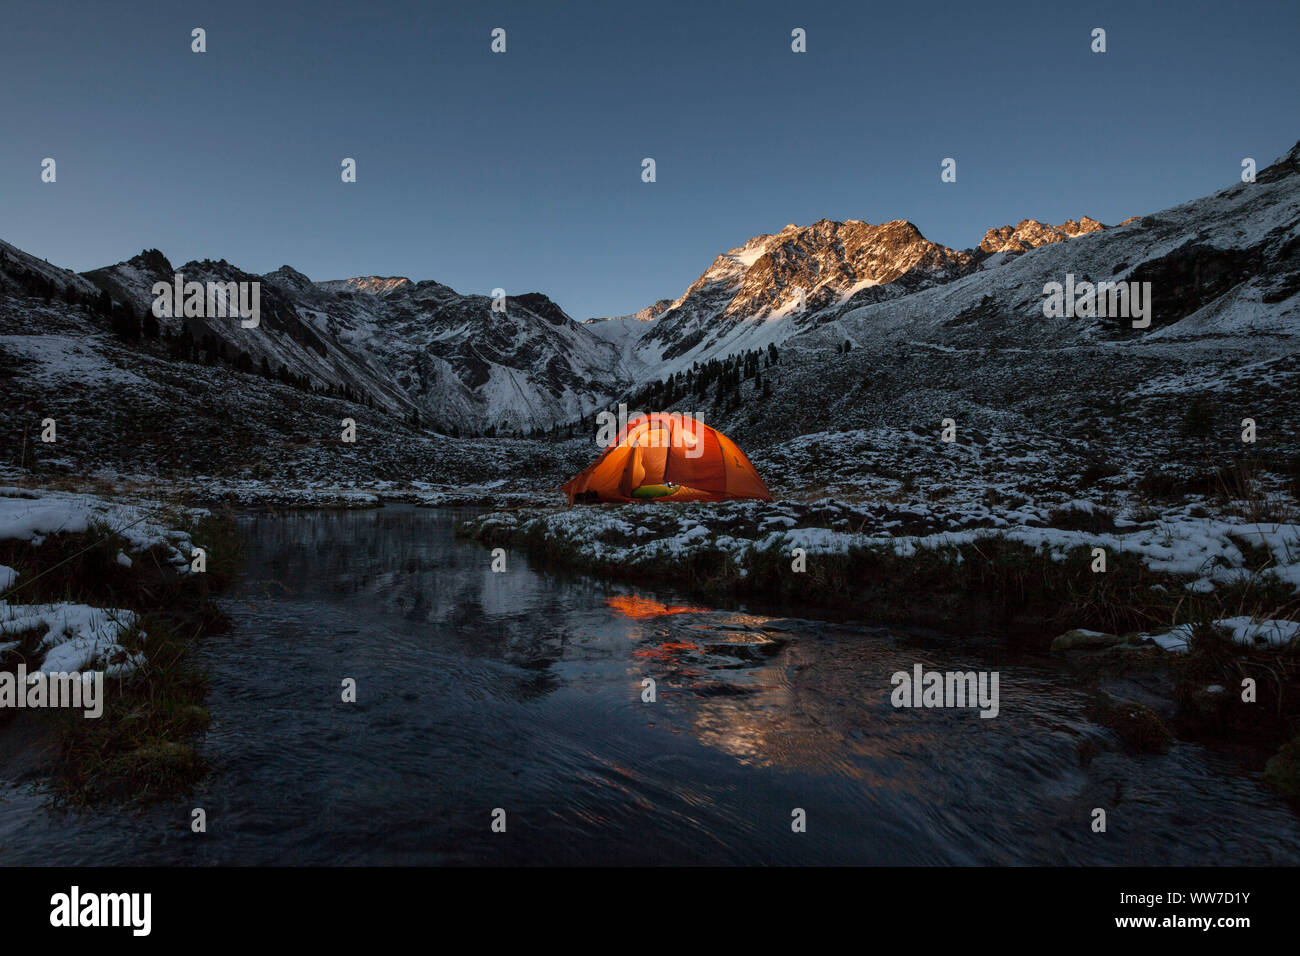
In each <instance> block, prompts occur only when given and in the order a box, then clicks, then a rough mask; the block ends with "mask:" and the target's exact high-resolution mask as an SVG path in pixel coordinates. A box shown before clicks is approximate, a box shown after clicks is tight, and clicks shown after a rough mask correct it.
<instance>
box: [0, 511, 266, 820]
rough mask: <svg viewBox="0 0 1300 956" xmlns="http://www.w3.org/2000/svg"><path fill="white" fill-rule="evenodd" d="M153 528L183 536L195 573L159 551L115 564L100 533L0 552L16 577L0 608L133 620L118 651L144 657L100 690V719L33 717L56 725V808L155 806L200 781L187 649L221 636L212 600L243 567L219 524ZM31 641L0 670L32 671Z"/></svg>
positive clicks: (201, 679)
mask: <svg viewBox="0 0 1300 956" xmlns="http://www.w3.org/2000/svg"><path fill="white" fill-rule="evenodd" d="M164 523H165V524H167V525H168V526H170V527H171V528H173V529H175V530H178V531H186V532H188V533H189V534H190V536H191V538H192V540H193V541H194V543H195V544H196V545H197V546H199V547H202V548H204V549H205V550H206V552H207V570H206V572H205V573H203V574H182V573H178V572H177V570H176V568H175V567H173V566H172V565H171V564H170V562H169V561H168V555H167V553H166V551H165V549H163V548H162V547H158V548H154V549H152V550H150V551H147V552H145V553H139V552H136V553H134V554H131V555H130V557H131V558H132V563H131V566H130V567H127V566H125V565H123V564H120V563H119V562H118V560H117V556H118V553H119V552H120V551H123V550H124V549H125V547H126V544H127V542H126V540H125V539H124V538H123V537H122V536H121V535H120V534H119V533H117V532H116V531H115V530H114V529H113V528H111V527H109V526H108V525H106V524H102V523H100V524H92V525H91V526H90V528H89V529H88V530H87V531H85V532H79V533H75V534H52V535H49V536H47V537H46V538H45V539H44V540H43V541H42V542H41V543H40V544H39V545H36V546H33V545H31V544H30V543H27V542H23V541H14V540H5V541H0V564H4V565H8V566H9V567H12V568H14V569H15V570H16V571H18V573H19V578H18V580H17V582H16V584H15V586H14V588H13V589H12V592H11V593H10V596H9V600H10V602H11V603H22V604H52V603H60V602H72V603H78V604H89V605H92V606H97V607H112V608H121V609H125V610H130V611H134V612H136V613H137V615H139V617H138V619H137V626H136V627H135V628H133V629H132V630H131V631H129V632H128V633H127V634H126V635H125V636H124V637H123V639H122V643H123V646H124V647H126V648H127V650H129V651H132V652H135V651H140V650H143V651H144V652H145V656H146V663H145V664H144V665H143V666H142V667H140V668H138V669H137V670H136V671H135V672H134V673H132V674H130V675H127V676H125V677H121V678H109V677H106V678H105V681H104V692H105V701H104V712H103V714H102V715H101V716H100V717H99V718H97V719H87V718H85V717H83V716H82V714H81V712H80V711H52V712H45V713H44V714H43V715H42V716H43V717H45V718H47V719H50V720H52V721H54V723H55V730H56V733H55V739H56V740H57V742H58V753H57V755H56V757H55V761H54V769H55V773H54V776H53V790H54V792H55V794H56V795H57V797H58V798H59V799H60V800H62V801H64V802H67V803H70V804H87V803H94V802H98V801H103V800H113V801H119V800H136V801H149V800H154V799H160V798H163V797H167V796H173V795H176V794H179V793H182V792H184V791H185V790H187V789H188V788H189V787H190V786H191V785H192V784H193V783H194V782H195V781H196V780H198V779H199V778H200V777H201V776H202V774H203V773H204V771H205V767H204V763H203V761H202V759H201V757H200V755H199V752H198V749H197V743H198V740H199V738H200V736H201V735H202V733H203V731H204V730H205V729H206V727H207V724H208V712H207V710H206V709H205V707H204V701H205V699H206V693H207V676H206V674H205V673H203V672H202V671H201V670H200V669H199V668H198V667H197V665H196V664H195V663H194V661H193V657H192V650H193V647H194V643H195V641H196V640H198V639H199V638H201V637H202V636H204V635H205V634H211V633H217V632H220V631H222V630H224V629H225V628H226V627H227V626H228V620H227V618H226V615H225V614H224V612H222V611H221V609H220V608H219V607H218V606H217V605H216V604H215V602H214V601H213V598H214V597H215V596H216V595H217V594H218V593H220V592H221V591H222V590H223V589H224V588H225V587H226V586H228V584H229V583H230V581H231V580H232V579H233V577H234V575H235V573H236V571H237V569H238V566H239V564H240V562H241V560H242V557H243V555H242V549H241V547H240V544H239V538H238V534H237V530H236V526H235V523H234V521H233V520H232V519H231V518H230V516H229V515H226V514H208V515H205V516H203V517H200V518H192V517H190V516H189V514H188V513H184V514H177V515H175V516H174V518H173V520H169V521H164ZM145 634H147V635H148V639H147V641H145V640H143V637H142V635H145ZM40 636H41V635H40V633H35V632H34V633H32V634H29V635H24V636H22V638H20V639H22V640H23V644H22V646H21V647H20V648H19V649H18V651H19V653H17V654H11V655H8V656H7V657H6V663H5V664H3V665H0V666H4V667H9V668H15V667H16V664H17V662H19V661H23V660H25V661H28V662H29V664H28V666H31V664H30V662H31V661H33V660H35V659H38V658H39V655H38V653H37V647H36V643H37V641H38V640H39V638H40ZM10 639H11V640H12V639H13V638H10Z"/></svg>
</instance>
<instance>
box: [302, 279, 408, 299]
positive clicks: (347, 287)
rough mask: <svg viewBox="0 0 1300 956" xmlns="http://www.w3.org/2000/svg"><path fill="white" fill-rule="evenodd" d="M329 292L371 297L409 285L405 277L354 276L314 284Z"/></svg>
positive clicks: (387, 293)
mask: <svg viewBox="0 0 1300 956" xmlns="http://www.w3.org/2000/svg"><path fill="white" fill-rule="evenodd" d="M316 285H317V287H318V288H321V289H325V290H327V291H329V292H368V293H369V294H371V295H380V296H382V295H389V294H391V293H393V292H397V291H399V290H402V289H405V288H406V287H408V286H410V285H411V280H410V279H408V278H406V277H405V276H354V277H352V278H351V279H326V280H325V281H324V282H317V283H316Z"/></svg>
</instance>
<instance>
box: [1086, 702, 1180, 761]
mask: <svg viewBox="0 0 1300 956" xmlns="http://www.w3.org/2000/svg"><path fill="white" fill-rule="evenodd" d="M1088 716H1089V718H1090V719H1091V720H1094V721H1096V722H1097V723H1099V724H1101V725H1102V726H1103V727H1109V728H1110V729H1111V730H1113V731H1115V733H1116V734H1118V735H1119V738H1120V739H1121V740H1123V741H1124V743H1126V744H1128V745H1129V746H1130V747H1132V748H1133V749H1134V750H1136V751H1138V752H1139V753H1156V754H1162V753H1167V752H1168V751H1169V745H1170V744H1171V743H1172V742H1173V739H1174V735H1173V734H1172V733H1171V732H1170V730H1169V728H1168V727H1166V726H1165V723H1164V721H1162V720H1161V719H1160V718H1159V717H1158V716H1157V715H1156V713H1155V711H1153V710H1152V709H1151V708H1150V707H1148V706H1146V704H1139V703H1135V702H1133V701H1127V700H1120V701H1117V700H1114V699H1113V698H1107V697H1105V696H1103V697H1101V698H1099V700H1098V701H1097V703H1095V704H1094V705H1093V706H1092V707H1091V708H1090V709H1089V712H1088Z"/></svg>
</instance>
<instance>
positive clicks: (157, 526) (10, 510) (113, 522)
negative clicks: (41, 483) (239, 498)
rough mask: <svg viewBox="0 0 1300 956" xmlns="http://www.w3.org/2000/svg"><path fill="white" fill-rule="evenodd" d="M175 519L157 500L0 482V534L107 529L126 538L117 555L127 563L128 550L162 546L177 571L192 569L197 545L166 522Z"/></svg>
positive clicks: (28, 537) (34, 536)
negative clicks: (1, 484) (127, 499)
mask: <svg viewBox="0 0 1300 956" xmlns="http://www.w3.org/2000/svg"><path fill="white" fill-rule="evenodd" d="M188 514H189V516H190V517H197V516H200V515H203V514H206V512H205V511H203V510H202V509H188ZM172 520H174V516H170V515H167V514H164V513H163V511H162V509H161V508H159V507H158V506H157V505H151V504H144V503H129V502H125V501H109V500H107V499H105V498H100V497H97V496H95V495H90V494H79V493H73V492H63V491H28V490H26V489H18V488H10V487H0V539H15V540H19V541H29V542H31V543H32V544H36V545H39V544H40V543H41V542H42V541H44V540H45V538H46V537H47V536H49V535H52V534H78V533H82V532H85V531H89V530H90V529H91V528H92V527H101V528H106V529H108V530H110V531H112V532H114V533H115V534H117V535H119V536H120V537H122V538H123V539H124V540H125V541H126V542H127V546H126V548H125V549H124V552H123V554H122V555H121V557H120V558H119V563H123V564H125V565H126V566H127V567H129V566H130V564H129V562H130V560H131V559H130V556H129V555H128V554H127V553H125V552H128V551H129V552H134V553H143V552H146V551H150V550H152V549H154V548H161V549H163V550H164V551H165V552H166V553H167V554H168V555H169V559H170V560H171V562H172V563H173V564H175V565H177V570H182V567H181V566H182V565H184V566H185V567H186V568H188V563H189V554H190V548H191V547H192V546H193V545H192V542H191V541H190V537H189V535H188V534H187V533H186V532H182V531H176V530H174V529H171V528H168V527H167V524H168V523H169V522H170V521H172ZM121 558H126V561H125V562H123V561H122V560H121Z"/></svg>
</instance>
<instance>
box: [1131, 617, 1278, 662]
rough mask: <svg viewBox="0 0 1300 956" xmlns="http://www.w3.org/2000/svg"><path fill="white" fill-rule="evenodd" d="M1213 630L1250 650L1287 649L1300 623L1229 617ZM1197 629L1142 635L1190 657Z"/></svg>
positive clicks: (1183, 626)
mask: <svg viewBox="0 0 1300 956" xmlns="http://www.w3.org/2000/svg"><path fill="white" fill-rule="evenodd" d="M1212 626H1213V627H1216V628H1218V629H1220V630H1222V631H1225V632H1227V633H1228V634H1229V635H1230V636H1231V638H1232V640H1233V643H1236V644H1242V645H1245V646H1247V647H1285V646H1286V645H1288V644H1290V643H1291V642H1292V641H1294V640H1295V639H1296V636H1297V635H1300V621H1286V620H1281V621H1274V620H1266V621H1257V620H1255V619H1254V618H1251V617H1228V618H1223V619H1222V620H1218V621H1214V622H1213V625H1212ZM1195 631H1196V626H1195V625H1193V624H1180V625H1178V626H1177V627H1175V628H1173V629H1171V630H1169V631H1166V632H1165V633H1163V634H1142V635H1140V636H1141V638H1142V639H1143V640H1145V641H1150V642H1151V643H1153V644H1155V645H1157V646H1159V647H1161V648H1163V649H1164V650H1166V651H1172V652H1173V653H1176V654H1186V653H1187V651H1188V648H1189V647H1190V645H1191V643H1192V641H1193V640H1194V634H1195Z"/></svg>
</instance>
